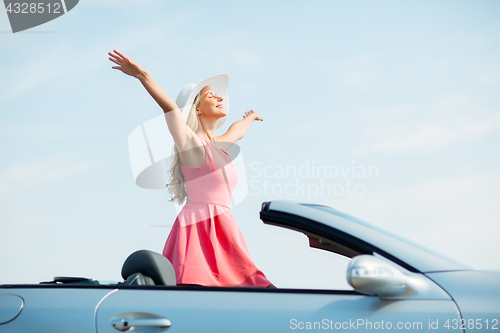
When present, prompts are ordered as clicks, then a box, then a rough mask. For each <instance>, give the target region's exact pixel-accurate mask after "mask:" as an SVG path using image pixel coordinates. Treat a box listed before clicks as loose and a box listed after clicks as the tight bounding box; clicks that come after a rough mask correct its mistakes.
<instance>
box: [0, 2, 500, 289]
mask: <svg viewBox="0 0 500 333" xmlns="http://www.w3.org/2000/svg"><path fill="white" fill-rule="evenodd" d="M499 13H500V4H499V3H498V2H497V1H483V0H480V1H474V2H472V1H349V2H347V1H321V2H320V1H316V2H304V1H300V2H299V1H274V2H271V3H268V2H264V1H253V2H251V3H243V2H225V1H220V2H202V1H190V2H189V3H186V2H174V1H159V0H148V1H136V0H126V1H117V0H116V1H115V0H113V1H98V0H84V1H80V3H79V4H78V5H77V6H76V7H75V8H74V9H73V10H72V11H70V12H69V13H67V14H65V15H63V16H62V17H60V18H58V19H56V20H53V21H51V22H48V23H46V24H44V25H41V26H38V27H35V28H33V29H30V30H27V31H24V32H20V33H16V34H12V33H11V30H10V26H9V23H8V20H7V15H6V13H5V11H3V10H1V11H0V57H1V60H2V61H1V62H0V70H1V73H2V75H1V76H0V91H1V93H0V153H1V156H2V158H1V159H0V220H1V221H2V222H1V223H2V232H1V233H0V263H1V265H2V268H3V269H2V271H3V272H4V274H3V275H2V277H1V278H0V283H37V282H39V281H43V280H50V279H52V278H53V277H54V276H58V275H63V276H64V275H67V276H87V277H92V278H94V279H102V280H120V279H121V277H120V269H121V265H122V263H123V261H124V260H125V258H126V257H127V256H128V255H129V254H130V253H132V252H134V251H135V250H138V249H143V248H146V249H150V250H153V251H156V252H161V250H162V249H163V245H164V242H165V240H166V238H167V236H168V232H169V230H170V226H171V224H172V223H173V221H174V219H175V216H176V211H175V209H174V206H173V205H172V204H171V203H169V202H168V196H167V192H166V191H163V190H146V189H142V188H139V187H138V186H136V185H135V183H134V178H133V175H132V170H131V165H130V157H129V153H128V146H127V139H128V136H129V134H130V133H131V132H132V130H133V129H135V128H136V127H137V126H140V125H141V124H142V123H144V122H146V121H148V120H149V119H152V118H154V117H156V116H158V115H160V114H161V109H160V108H159V107H158V106H157V105H156V104H155V102H154V100H152V99H151V97H150V96H149V95H148V93H147V92H146V91H145V90H144V88H143V87H142V85H141V84H140V83H139V81H137V80H135V79H134V78H132V77H129V76H126V75H124V74H122V73H121V72H119V71H117V70H114V69H111V67H112V66H113V64H112V63H111V62H110V61H109V60H108V57H107V53H108V52H109V51H111V50H113V49H117V50H119V51H121V52H123V53H125V54H126V55H127V56H129V57H131V58H132V59H134V60H136V61H137V62H139V63H140V64H141V65H142V66H144V67H145V68H146V69H147V70H148V71H149V72H150V73H151V75H152V76H153V78H154V79H155V80H156V81H157V82H158V83H159V84H160V85H161V86H162V87H163V88H164V89H165V91H166V92H167V93H169V94H170V95H171V96H172V97H174V98H175V97H176V96H177V93H178V92H179V91H180V89H181V88H182V87H183V86H184V85H185V84H187V83H190V82H193V83H197V82H199V81H201V80H202V79H204V78H206V77H209V76H212V75H215V74H219V73H227V74H228V75H229V80H230V86H229V95H230V101H231V107H230V112H229V117H228V120H227V121H226V123H225V124H224V125H223V126H222V127H221V128H220V129H219V131H218V132H217V134H218V135H220V134H222V133H223V131H225V130H227V128H228V127H229V126H230V124H231V123H233V122H234V121H237V120H239V119H241V118H242V115H243V114H244V112H245V111H247V110H249V109H253V110H256V111H257V112H258V113H259V114H260V115H261V116H262V117H263V118H264V121H263V122H255V123H254V124H253V125H252V127H251V129H250V131H249V132H248V134H247V136H246V137H245V138H244V139H243V140H241V141H240V142H239V144H240V146H241V149H242V152H243V155H242V156H243V157H244V161H245V168H246V177H247V181H248V186H249V187H248V195H247V197H246V198H245V199H244V200H243V201H242V202H240V203H238V204H237V205H235V206H234V207H233V209H232V213H233V215H234V216H235V218H236V220H237V221H238V223H239V225H240V228H241V230H242V232H243V234H244V236H245V239H246V241H247V245H248V247H249V250H250V252H251V254H252V256H253V259H254V260H255V262H256V264H257V266H258V267H259V268H260V269H261V270H263V271H264V273H265V274H266V275H267V276H268V278H269V279H270V280H271V281H272V282H273V283H274V284H275V285H277V286H282V287H311V288H313V287H322V288H323V287H324V288H329V287H336V288H345V289H348V288H350V287H349V286H348V285H347V283H346V282H345V268H346V267H347V263H348V261H347V260H345V259H342V258H337V256H335V255H332V254H329V253H326V252H322V251H319V250H315V249H309V248H308V245H307V239H306V238H305V237H304V236H303V235H300V234H296V233H294V232H292V231H288V230H284V229H279V228H277V227H273V226H267V225H264V224H263V223H262V221H261V220H260V219H259V210H260V205H261V203H262V202H263V201H267V200H273V199H291V200H298V201H306V202H314V203H320V204H325V205H329V206H332V207H335V208H337V209H339V210H341V211H344V212H346V213H348V214H351V215H354V216H357V217H359V218H361V219H363V220H365V221H367V222H370V223H373V224H375V225H377V226H380V227H382V228H384V229H387V230H389V231H391V232H393V233H396V234H398V235H401V236H403V237H406V238H408V239H411V240H413V241H415V242H418V243H420V244H422V245H424V246H427V247H429V248H431V249H434V250H436V251H438V252H441V253H443V254H445V255H447V256H449V257H452V258H454V259H456V260H458V261H461V262H463V263H465V264H467V265H470V266H472V267H475V268H480V269H496V270H498V269H500V264H499V263H498V260H496V258H498V256H499V255H500V246H498V243H497V241H496V235H498V233H499V232H500V227H499V224H498V221H499V220H500V211H499V209H498V207H497V205H498V202H499V201H500V200H499V199H500V193H499V190H498V188H499V185H500V158H499V154H498V143H499V142H500V97H499V94H498V91H499V88H500V62H499V60H498V59H500V15H499ZM321 166H323V167H325V168H328V169H329V170H331V169H335V168H337V169H339V170H340V169H343V170H344V171H347V170H349V171H352V170H353V169H352V168H354V169H355V170H356V171H359V170H361V169H363V168H368V167H372V170H377V172H376V173H372V174H371V176H369V177H368V176H367V177H361V176H360V175H359V174H358V173H356V174H355V175H354V176H353V175H352V172H351V173H349V172H345V175H342V174H341V173H340V175H339V176H338V177H334V176H333V175H332V176H328V177H323V178H318V177H312V175H309V176H308V177H306V176H304V177H293V175H290V174H289V175H286V174H285V175H283V174H280V173H279V172H280V170H281V169H284V168H287V167H288V168H291V169H293V168H295V169H296V170H298V169H299V168H300V167H303V169H304V168H305V169H308V170H310V171H312V170H313V168H314V167H321ZM266 167H267V169H265V168H266ZM348 168H350V169H348ZM264 169H265V170H267V174H266V175H267V176H269V177H267V176H265V175H264V173H263V172H264ZM265 181H266V182H267V184H268V187H267V189H268V190H269V191H268V192H266V191H265V189H266V187H265V186H266V185H265V183H264V182H265ZM321 181H323V183H326V184H328V186H330V188H333V186H335V185H337V187H336V189H337V190H338V191H337V193H326V192H323V193H321V192H314V185H316V186H319V185H320V184H321ZM347 182H350V184H352V186H355V185H357V186H358V187H357V189H358V194H356V193H354V194H352V193H351V194H348V193H347ZM287 185H288V188H289V189H295V190H297V188H298V187H300V186H301V185H304V186H306V185H309V186H312V187H311V188H310V190H309V191H307V193H303V192H300V191H296V193H294V194H293V195H287V194H286V193H284V192H283V191H282V192H281V193H280V189H281V190H283V189H284V188H285V187H286V186H287ZM273 186H274V187H273ZM324 188H326V187H324ZM342 188H343V189H345V191H344V192H343V193H340V189H342ZM270 189H274V192H272V191H271V190H270ZM361 190H363V191H362V194H361ZM298 267H300V268H301V269H297V268H298ZM290 272H293V274H290Z"/></svg>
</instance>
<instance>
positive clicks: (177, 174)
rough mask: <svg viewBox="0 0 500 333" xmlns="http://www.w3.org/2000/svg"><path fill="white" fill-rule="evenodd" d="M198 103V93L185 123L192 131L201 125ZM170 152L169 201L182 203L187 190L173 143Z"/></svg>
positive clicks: (177, 153) (195, 130)
mask: <svg viewBox="0 0 500 333" xmlns="http://www.w3.org/2000/svg"><path fill="white" fill-rule="evenodd" d="M198 105H200V94H199V93H198V95H196V98H195V99H194V102H193V105H192V106H191V110H190V111H189V116H188V120H187V123H186V124H187V125H188V126H189V128H191V129H192V130H193V131H194V132H197V131H198V128H199V127H200V126H201V125H200V119H199V118H198V114H197V113H196V108H197V107H198ZM172 154H173V155H174V159H173V161H172V167H171V168H170V171H169V174H170V183H168V184H167V188H168V190H169V191H170V194H172V199H170V200H169V201H175V202H177V204H179V205H182V204H183V203H184V200H185V199H186V197H187V191H186V184H185V182H184V175H183V174H182V170H181V164H180V160H179V151H178V150H177V147H176V146H175V145H174V148H173V151H172Z"/></svg>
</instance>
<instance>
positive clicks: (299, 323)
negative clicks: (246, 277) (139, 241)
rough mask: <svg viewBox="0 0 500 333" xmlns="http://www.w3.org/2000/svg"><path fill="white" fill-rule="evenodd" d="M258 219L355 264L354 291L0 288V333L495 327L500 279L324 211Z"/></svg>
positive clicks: (272, 208)
mask: <svg viewBox="0 0 500 333" xmlns="http://www.w3.org/2000/svg"><path fill="white" fill-rule="evenodd" d="M260 216H261V219H262V220H263V221H264V223H267V224H272V225H277V226H281V227H284V228H288V229H293V230H297V231H298V232H301V233H304V234H305V235H306V236H307V237H308V238H309V243H310V245H311V246H312V247H316V248H320V249H324V250H326V251H331V252H335V253H338V254H340V255H343V256H347V257H350V258H352V261H351V264H350V266H349V269H348V272H346V273H347V279H348V281H349V283H350V284H351V285H352V286H353V287H354V289H355V290H353V291H349V290H315V289H267V288H217V287H189V286H126V285H101V284H80V285H79V284H52V285H47V284H39V285H1V286H0V332H51V333H58V332H61V333H62V332H64V333H67V332H74V333H78V332H99V333H104V332H118V331H129V332H164V331H166V332H290V330H292V331H293V330H359V331H373V330H379V329H393V330H412V331H413V330H415V331H417V330H418V331H428V332H431V331H432V332H436V331H440V332H450V331H454V332H466V331H467V332H469V331H474V332H477V331H488V332H490V331H494V330H495V329H498V328H499V324H498V320H499V319H500V273H499V272H493V271H491V272H488V271H477V270H472V269H471V268H469V267H466V266H463V265H461V264H459V263H457V262H454V261H452V260H450V259H447V258H445V257H443V256H440V255H438V254H436V253H433V252H432V251H428V250H426V249H424V248H422V247H420V246H417V245H415V244H412V243H410V242H408V241H405V240H403V239H401V238H399V237H396V236H394V235H391V234H389V233H387V232H385V231H383V230H380V229H378V228H376V227H374V226H371V225H370V224H368V223H366V222H363V221H361V220H359V219H356V218H354V217H352V216H350V215H348V214H345V213H342V212H340V211H337V210H335V209H333V208H330V207H326V206H320V205H313V204H305V203H300V202H295V201H290V200H277V201H270V202H265V203H264V204H263V205H262V210H261V213H260ZM290 274H293V272H290ZM21 300H22V301H21ZM20 303H22V304H20ZM16 311H17V313H16ZM2 313H3V314H4V315H2ZM2 320H3V322H2Z"/></svg>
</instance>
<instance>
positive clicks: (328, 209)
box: [302, 204, 463, 266]
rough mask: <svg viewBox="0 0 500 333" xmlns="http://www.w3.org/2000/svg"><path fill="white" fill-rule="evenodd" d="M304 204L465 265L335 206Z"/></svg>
mask: <svg viewBox="0 0 500 333" xmlns="http://www.w3.org/2000/svg"><path fill="white" fill-rule="evenodd" d="M302 205H304V206H308V207H311V208H315V209H319V210H322V211H325V212H327V213H330V214H334V215H336V216H339V217H342V218H345V219H347V220H349V221H352V222H355V223H358V224H360V225H362V226H364V227H367V228H370V229H372V230H376V231H378V232H380V233H383V234H386V235H388V236H390V237H392V238H395V239H397V240H399V241H402V242H404V243H407V244H410V245H412V246H414V247H416V248H418V249H420V250H422V251H426V252H429V253H431V254H433V255H435V256H437V257H440V258H442V259H445V260H448V261H451V262H454V263H456V264H458V265H462V266H463V264H462V263H461V262H458V261H456V260H455V259H452V258H449V257H447V256H445V255H443V254H441V253H439V252H436V251H434V250H431V249H429V248H427V247H425V246H423V245H421V244H418V243H415V242H413V241H411V240H408V239H406V238H404V237H401V236H399V235H396V234H393V233H391V232H389V231H387V230H384V229H382V228H379V227H377V226H375V225H373V224H370V223H368V222H365V221H363V220H361V219H359V218H357V217H354V216H352V215H349V214H346V213H343V212H341V211H339V210H337V209H335V208H332V207H329V206H324V205H316V204H302Z"/></svg>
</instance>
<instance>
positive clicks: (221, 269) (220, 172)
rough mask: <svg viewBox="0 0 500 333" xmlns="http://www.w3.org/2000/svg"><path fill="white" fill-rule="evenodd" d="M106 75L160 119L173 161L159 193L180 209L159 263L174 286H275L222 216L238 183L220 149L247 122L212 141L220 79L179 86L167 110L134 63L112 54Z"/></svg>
mask: <svg viewBox="0 0 500 333" xmlns="http://www.w3.org/2000/svg"><path fill="white" fill-rule="evenodd" d="M109 56H110V58H109V59H110V60H111V61H112V62H114V63H115V64H117V65H118V66H114V67H112V68H113V69H117V70H120V71H122V72H123V73H125V74H127V75H130V76H133V77H135V78H137V79H138V80H139V81H141V83H142V85H143V86H144V87H145V88H146V90H147V91H148V92H149V94H150V95H151V96H152V97H153V98H154V100H155V101H156V102H157V103H158V105H159V106H160V107H161V108H162V109H163V111H164V113H165V120H166V122H167V126H168V129H169V131H170V134H171V135H172V138H173V140H174V144H175V145H174V149H175V157H174V161H173V165H172V169H171V170H170V174H171V182H170V183H169V184H168V185H167V187H168V188H169V190H170V192H171V194H172V201H176V202H177V203H179V204H182V203H184V201H185V200H186V204H185V205H184V206H183V208H182V210H181V212H180V213H179V215H178V216H177V218H176V219H175V222H174V224H173V226H172V230H171V231H170V234H169V236H168V238H167V241H166V243H165V247H164V249H163V255H164V256H165V257H167V258H168V259H169V260H170V262H171V263H172V265H173V266H174V269H175V273H176V278H177V285H202V286H233V287H234V286H241V287H244V286H256V287H271V288H275V286H274V285H273V284H272V283H271V282H270V281H269V280H268V279H267V278H266V276H265V275H264V273H262V271H260V270H259V269H258V268H257V267H256V266H255V264H254V262H253V260H252V258H251V257H250V253H249V251H248V248H247V246H246V244H245V240H244V239H243V236H242V234H241V231H240V229H239V227H238V225H237V223H236V221H235V220H234V217H233V216H232V214H231V213H230V211H229V207H230V205H231V194H232V191H233V189H234V187H235V186H236V183H237V180H238V175H237V173H236V168H235V167H234V165H233V164H232V160H231V156H230V155H229V154H228V153H227V152H226V151H227V149H228V148H229V147H230V146H231V145H232V144H234V143H235V142H236V141H238V140H240V139H242V138H243V137H244V136H245V134H246V133H247V131H248V129H249V128H250V125H251V124H252V122H253V121H254V120H261V121H263V119H262V117H261V116H260V115H259V114H257V113H256V112H255V111H253V110H252V111H247V112H245V115H244V116H243V119H242V120H239V121H236V122H235V123H233V124H232V125H231V126H230V127H229V129H228V131H227V132H226V133H224V134H223V135H221V136H217V137H216V136H215V130H216V129H217V128H219V127H220V126H221V125H222V124H223V123H224V121H225V120H226V118H227V113H228V109H229V102H228V93H227V85H228V77H227V75H225V74H221V75H216V76H213V77H210V78H208V79H205V80H203V81H202V82H200V83H198V84H188V85H186V86H185V87H184V88H183V89H182V90H181V92H180V93H179V95H178V96H177V99H176V101H175V102H174V101H173V100H172V99H171V98H170V97H169V96H168V95H167V93H166V92H165V91H164V90H163V89H162V88H161V87H160V86H159V85H158V84H157V83H156V82H155V81H154V80H153V79H152V78H151V76H150V74H149V73H148V72H147V71H146V70H145V69H144V68H143V67H142V66H140V65H139V64H138V63H136V62H135V61H133V60H132V59H130V58H128V57H127V56H125V55H124V54H122V53H120V52H118V51H116V50H113V52H109Z"/></svg>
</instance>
